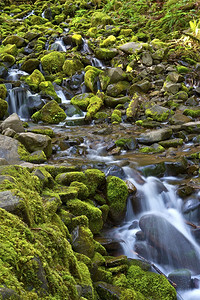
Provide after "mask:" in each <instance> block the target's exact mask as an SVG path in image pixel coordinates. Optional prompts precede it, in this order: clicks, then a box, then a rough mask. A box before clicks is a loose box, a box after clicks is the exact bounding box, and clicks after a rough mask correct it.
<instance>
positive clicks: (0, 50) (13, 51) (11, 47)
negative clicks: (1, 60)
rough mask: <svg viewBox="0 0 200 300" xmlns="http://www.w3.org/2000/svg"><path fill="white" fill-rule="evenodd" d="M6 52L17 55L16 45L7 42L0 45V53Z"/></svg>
mask: <svg viewBox="0 0 200 300" xmlns="http://www.w3.org/2000/svg"><path fill="white" fill-rule="evenodd" d="M2 53H7V54H10V55H12V56H14V57H15V56H17V47H16V45H10V44H7V45H6V46H3V45H2V46H0V54H2Z"/></svg>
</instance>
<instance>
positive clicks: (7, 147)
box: [0, 134, 20, 164]
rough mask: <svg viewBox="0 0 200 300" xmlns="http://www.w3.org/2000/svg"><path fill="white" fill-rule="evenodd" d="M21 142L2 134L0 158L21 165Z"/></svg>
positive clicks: (0, 136) (0, 137)
mask: <svg viewBox="0 0 200 300" xmlns="http://www.w3.org/2000/svg"><path fill="white" fill-rule="evenodd" d="M18 147H19V142H18V141H16V140H15V139H12V138H10V137H7V136H4V135H1V134H0V157H1V158H3V159H5V160H6V161H7V162H8V163H10V164H14V163H19V161H20V158H19V154H18Z"/></svg>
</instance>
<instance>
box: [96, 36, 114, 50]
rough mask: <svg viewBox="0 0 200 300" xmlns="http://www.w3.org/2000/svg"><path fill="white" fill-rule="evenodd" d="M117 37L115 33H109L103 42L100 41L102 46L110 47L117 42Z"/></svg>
mask: <svg viewBox="0 0 200 300" xmlns="http://www.w3.org/2000/svg"><path fill="white" fill-rule="evenodd" d="M116 40H117V39H116V37H115V36H114V35H109V36H108V37H107V38H106V39H105V40H104V41H103V42H101V43H100V47H102V48H104V47H105V48H108V47H110V46H113V45H114V44H115V43H116Z"/></svg>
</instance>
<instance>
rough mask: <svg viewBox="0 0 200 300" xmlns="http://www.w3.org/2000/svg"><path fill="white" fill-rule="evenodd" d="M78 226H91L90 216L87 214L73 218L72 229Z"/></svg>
mask: <svg viewBox="0 0 200 300" xmlns="http://www.w3.org/2000/svg"><path fill="white" fill-rule="evenodd" d="M77 226H84V227H89V221H88V218H87V217H86V216H85V215H81V216H78V217H75V218H72V222H71V227H72V229H74V228H75V227H77Z"/></svg>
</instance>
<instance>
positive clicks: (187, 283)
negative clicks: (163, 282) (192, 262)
mask: <svg viewBox="0 0 200 300" xmlns="http://www.w3.org/2000/svg"><path fill="white" fill-rule="evenodd" d="M168 278H169V279H170V280H171V281H173V282H174V283H176V284H177V288H178V289H180V290H188V289H190V288H191V273H190V271H189V270H187V269H178V270H175V271H173V272H171V273H170V274H169V275H168Z"/></svg>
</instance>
